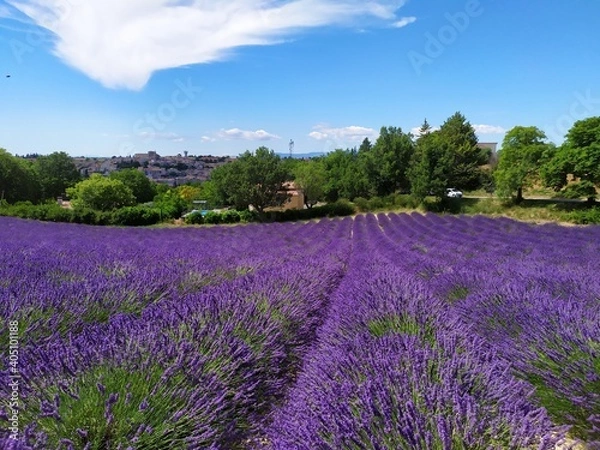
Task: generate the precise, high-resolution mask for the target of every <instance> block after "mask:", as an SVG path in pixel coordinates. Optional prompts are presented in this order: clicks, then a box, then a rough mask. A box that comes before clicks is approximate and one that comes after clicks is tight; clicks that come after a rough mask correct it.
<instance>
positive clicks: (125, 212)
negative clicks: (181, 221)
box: [112, 206, 161, 226]
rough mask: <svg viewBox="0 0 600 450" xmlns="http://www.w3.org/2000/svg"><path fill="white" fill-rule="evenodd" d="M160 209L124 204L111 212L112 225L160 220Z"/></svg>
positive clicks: (140, 224)
mask: <svg viewBox="0 0 600 450" xmlns="http://www.w3.org/2000/svg"><path fill="white" fill-rule="evenodd" d="M160 215H161V214H160V211H158V210H157V209H153V208H148V207H145V206H126V207H124V208H120V209H117V210H116V211H114V212H113V214H112V224H113V225H124V226H144V225H153V224H155V223H158V222H159V221H160Z"/></svg>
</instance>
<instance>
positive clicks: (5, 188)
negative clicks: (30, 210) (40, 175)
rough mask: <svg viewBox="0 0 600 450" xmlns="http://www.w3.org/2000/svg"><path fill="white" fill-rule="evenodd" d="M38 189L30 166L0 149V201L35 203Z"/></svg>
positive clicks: (37, 197) (38, 192)
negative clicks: (27, 201)
mask: <svg viewBox="0 0 600 450" xmlns="http://www.w3.org/2000/svg"><path fill="white" fill-rule="evenodd" d="M39 198H40V187H39V183H38V181H37V179H36V176H35V173H34V171H33V168H32V166H31V164H30V163H29V162H28V161H26V160H24V159H22V158H18V157H16V156H13V155H11V154H10V153H8V152H7V151H6V150H4V149H3V148H0V199H3V200H6V201H7V202H8V203H14V202H18V201H26V200H29V201H31V202H34V203H35V202H37V201H38V200H39Z"/></svg>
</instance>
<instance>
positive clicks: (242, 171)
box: [211, 147, 287, 214]
mask: <svg viewBox="0 0 600 450" xmlns="http://www.w3.org/2000/svg"><path fill="white" fill-rule="evenodd" d="M286 178H287V174H286V170H285V168H284V166H283V164H282V162H281V158H280V157H279V156H278V155H276V154H275V152H273V150H270V149H268V148H266V147H259V148H258V149H256V151H255V152H254V153H252V152H250V151H246V152H245V153H243V154H242V155H240V156H239V157H238V158H237V159H236V160H235V161H233V162H232V163H230V164H226V165H224V166H221V167H218V168H217V169H215V170H214V171H213V172H212V173H211V181H212V182H213V183H214V184H215V187H216V190H217V191H220V192H222V193H223V194H224V196H225V197H226V198H227V202H228V203H229V204H233V205H235V206H236V207H237V208H239V209H243V208H247V207H248V206H249V205H252V206H253V207H254V208H255V209H256V210H257V211H258V212H259V213H260V214H262V213H263V212H264V210H265V208H267V207H270V206H280V205H282V204H283V202H284V201H285V200H286V196H285V194H282V187H283V183H284V182H285V181H286Z"/></svg>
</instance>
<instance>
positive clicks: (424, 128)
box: [419, 118, 433, 137]
mask: <svg viewBox="0 0 600 450" xmlns="http://www.w3.org/2000/svg"><path fill="white" fill-rule="evenodd" d="M432 131H433V129H432V127H431V125H429V122H427V118H425V120H424V121H423V123H422V124H421V126H420V127H419V137H421V136H425V135H427V134H429V133H431V132H432Z"/></svg>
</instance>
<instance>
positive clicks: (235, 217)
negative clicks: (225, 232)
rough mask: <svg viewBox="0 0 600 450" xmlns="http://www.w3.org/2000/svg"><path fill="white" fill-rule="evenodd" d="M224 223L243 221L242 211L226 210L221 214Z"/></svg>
mask: <svg viewBox="0 0 600 450" xmlns="http://www.w3.org/2000/svg"><path fill="white" fill-rule="evenodd" d="M221 220H222V222H223V223H238V222H240V221H241V217H240V213H239V212H238V211H236V210H234V209H232V210H229V211H225V212H223V213H222V214H221Z"/></svg>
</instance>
